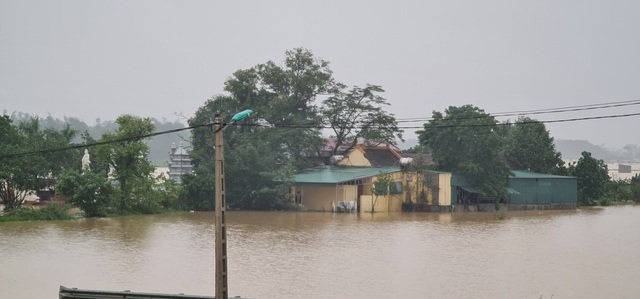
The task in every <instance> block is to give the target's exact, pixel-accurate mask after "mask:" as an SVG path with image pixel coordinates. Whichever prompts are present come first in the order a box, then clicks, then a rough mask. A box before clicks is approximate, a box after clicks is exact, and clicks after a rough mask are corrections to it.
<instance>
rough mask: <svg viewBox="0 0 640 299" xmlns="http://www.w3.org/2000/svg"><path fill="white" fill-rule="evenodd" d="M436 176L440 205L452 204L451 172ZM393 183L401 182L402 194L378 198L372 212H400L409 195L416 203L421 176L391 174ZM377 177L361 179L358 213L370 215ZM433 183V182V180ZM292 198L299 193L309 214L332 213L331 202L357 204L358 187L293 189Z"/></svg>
mask: <svg viewBox="0 0 640 299" xmlns="http://www.w3.org/2000/svg"><path fill="white" fill-rule="evenodd" d="M409 175H411V181H407V176H409ZM432 175H433V176H437V179H438V181H437V187H438V190H437V194H438V198H439V202H438V203H439V205H441V206H443V205H451V174H450V173H433V174H432ZM391 177H392V181H393V182H402V190H403V192H402V193H401V194H390V195H388V196H378V199H377V201H376V203H375V212H400V211H402V203H403V202H404V201H405V200H406V194H407V193H408V192H411V202H413V203H416V202H417V201H418V197H419V193H420V190H421V189H422V188H421V186H416V185H417V183H418V182H421V183H420V184H422V182H423V178H422V176H420V175H418V174H417V173H411V172H395V173H392V174H391ZM375 180H376V177H373V178H366V179H363V186H362V194H361V196H360V203H359V204H360V212H363V213H365V212H371V206H372V200H371V199H372V198H373V199H374V201H375V197H374V196H373V195H372V190H371V189H372V187H373V183H374V182H375ZM434 182H435V181H434ZM429 187H431V188H434V187H435V186H427V187H426V188H425V193H426V195H427V203H428V204H432V203H433V196H432V194H433V192H432V190H431V189H429ZM293 192H294V194H293V197H294V198H295V194H296V193H297V192H300V195H301V197H302V203H301V204H302V208H304V209H307V210H310V211H331V210H332V203H335V204H337V202H338V201H357V196H358V186H353V185H344V186H342V185H341V186H335V185H334V186H296V187H295V188H293Z"/></svg>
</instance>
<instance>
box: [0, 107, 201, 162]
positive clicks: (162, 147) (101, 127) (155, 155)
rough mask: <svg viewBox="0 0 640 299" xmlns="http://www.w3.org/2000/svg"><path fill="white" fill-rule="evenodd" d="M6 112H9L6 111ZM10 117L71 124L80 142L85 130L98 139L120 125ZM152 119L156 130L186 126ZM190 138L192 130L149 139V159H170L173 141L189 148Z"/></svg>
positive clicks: (17, 114)
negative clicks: (182, 143) (181, 142)
mask: <svg viewBox="0 0 640 299" xmlns="http://www.w3.org/2000/svg"><path fill="white" fill-rule="evenodd" d="M4 113H5V114H7V113H6V111H5V112H4ZM10 117H11V120H12V121H13V122H14V123H21V122H24V121H28V120H29V119H32V118H36V117H37V118H39V120H40V127H41V128H53V129H55V130H61V129H62V128H63V127H64V125H65V124H69V126H71V128H72V129H74V130H76V131H78V134H77V136H76V140H74V142H78V143H79V142H82V139H81V137H80V134H82V133H84V132H85V131H86V132H88V133H89V135H91V137H93V138H94V139H96V140H98V139H100V137H101V136H102V134H104V133H106V132H113V131H115V129H116V128H117V127H118V125H117V124H116V123H115V121H101V120H100V119H97V120H96V124H94V125H88V124H87V123H85V122H84V121H82V120H81V119H79V118H77V117H67V116H65V117H64V119H58V118H53V117H51V116H50V115H49V116H47V117H39V116H37V115H30V114H27V113H22V112H13V113H12V114H11V115H10ZM151 121H152V122H153V125H154V126H155V132H160V131H168V130H173V129H181V128H185V127H186V126H185V125H184V124H182V123H180V122H178V121H168V120H166V119H163V120H157V119H155V118H151ZM190 138H191V132H190V131H187V130H185V131H180V132H176V133H168V134H163V135H158V136H155V137H152V138H151V139H149V141H147V145H149V160H151V161H152V162H154V164H156V165H161V164H163V163H164V162H167V161H169V151H170V149H171V145H172V144H173V143H175V144H176V145H178V144H179V143H180V141H183V142H184V143H185V148H187V150H188V149H189V147H190V146H189V140H190ZM165 165H166V164H165Z"/></svg>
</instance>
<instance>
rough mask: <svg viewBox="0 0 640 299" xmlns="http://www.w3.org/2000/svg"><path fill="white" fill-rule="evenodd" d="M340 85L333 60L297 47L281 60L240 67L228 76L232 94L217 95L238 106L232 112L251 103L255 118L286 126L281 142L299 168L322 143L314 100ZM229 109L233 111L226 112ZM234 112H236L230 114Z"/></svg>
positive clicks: (319, 117)
mask: <svg viewBox="0 0 640 299" xmlns="http://www.w3.org/2000/svg"><path fill="white" fill-rule="evenodd" d="M335 88H336V83H335V81H334V79H333V74H332V71H331V69H330V68H329V62H327V61H324V60H322V59H317V58H316V57H315V56H314V55H313V53H311V51H309V50H306V49H302V48H296V49H293V50H289V51H286V52H285V59H284V64H283V65H277V64H276V63H274V62H273V61H268V62H266V63H263V64H259V65H257V66H255V67H253V68H250V69H246V70H238V71H236V72H235V73H234V74H233V75H232V76H231V78H229V80H227V81H226V82H225V87H224V90H225V91H226V92H228V93H229V98H227V99H223V98H218V99H219V100H220V101H221V102H225V103H226V104H231V105H232V106H234V109H232V111H233V113H236V112H239V111H242V110H244V109H252V110H254V111H256V112H257V113H256V114H257V115H256V117H255V118H253V120H250V121H253V122H257V121H263V122H265V123H267V124H269V125H273V126H280V127H287V129H286V130H282V131H281V132H280V133H279V134H280V138H281V147H282V148H283V149H285V150H286V151H287V152H288V154H289V155H290V156H291V158H292V160H293V161H295V163H296V164H297V165H296V167H297V168H305V167H308V166H310V165H311V164H312V162H311V161H310V160H309V159H307V157H308V156H309V155H310V154H315V155H316V156H318V157H319V155H320V149H321V148H322V138H321V137H320V136H321V132H320V129H319V127H320V125H321V123H322V116H321V114H320V112H319V108H318V107H317V106H316V104H315V103H316V102H317V97H318V95H320V94H327V93H332V92H333V91H334V90H335ZM224 115H229V114H226V113H225V114H224ZM230 115H231V116H232V115H233V114H230Z"/></svg>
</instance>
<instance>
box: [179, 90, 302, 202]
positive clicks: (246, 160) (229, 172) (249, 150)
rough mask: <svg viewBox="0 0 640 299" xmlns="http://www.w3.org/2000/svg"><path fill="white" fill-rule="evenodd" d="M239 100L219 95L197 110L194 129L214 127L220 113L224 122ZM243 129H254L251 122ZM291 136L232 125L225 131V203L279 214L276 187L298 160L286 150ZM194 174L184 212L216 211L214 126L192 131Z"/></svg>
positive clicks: (184, 197)
mask: <svg viewBox="0 0 640 299" xmlns="http://www.w3.org/2000/svg"><path fill="white" fill-rule="evenodd" d="M236 107H237V106H236V101H234V100H233V99H232V98H230V97H225V96H219V97H216V98H215V99H213V100H209V101H207V103H206V104H205V106H203V107H201V108H200V109H198V111H197V112H196V114H195V116H194V118H192V119H191V120H190V125H195V124H203V123H205V124H206V123H213V121H214V119H213V116H214V115H215V114H216V113H223V116H224V118H225V120H224V122H229V120H230V118H231V117H232V116H233V115H234V114H235V112H232V111H233V110H234V109H236ZM242 124H246V125H251V124H255V120H253V119H251V118H248V119H245V120H243V121H242ZM287 134H288V132H287V131H283V130H280V129H276V128H264V127H259V126H229V127H227V128H226V129H225V132H224V144H225V179H226V182H225V184H226V191H225V193H226V194H227V195H226V198H227V203H228V204H229V205H230V206H231V207H234V208H242V209H276V208H281V207H282V205H283V204H285V203H284V202H282V201H280V200H279V198H282V197H281V196H280V195H281V194H280V192H279V191H280V190H279V188H278V186H279V183H278V182H279V181H283V179H284V180H286V178H287V177H289V176H292V175H293V171H294V169H295V166H294V163H295V161H294V160H293V159H291V158H290V156H289V155H288V149H287V148H286V147H285V146H283V140H284V138H286V137H284V136H283V135H287ZM192 136H193V137H192V145H193V150H192V151H191V152H190V155H191V156H192V158H193V159H194V160H193V161H194V164H195V174H194V175H193V176H188V177H185V179H184V180H183V184H184V186H185V188H184V191H183V193H182V194H181V196H180V198H181V201H182V203H183V204H184V206H185V207H187V208H189V209H193V210H206V209H213V194H214V193H213V192H214V191H215V189H214V188H215V186H214V179H215V177H214V170H215V165H214V155H215V149H214V146H213V145H214V135H213V130H212V128H211V127H210V126H206V127H200V128H196V129H194V130H193V131H192Z"/></svg>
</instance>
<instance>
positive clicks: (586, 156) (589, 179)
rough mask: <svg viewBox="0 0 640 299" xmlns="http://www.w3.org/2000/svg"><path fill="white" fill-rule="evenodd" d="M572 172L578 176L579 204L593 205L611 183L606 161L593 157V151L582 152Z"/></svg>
mask: <svg viewBox="0 0 640 299" xmlns="http://www.w3.org/2000/svg"><path fill="white" fill-rule="evenodd" d="M570 169H571V174H572V175H573V176H576V177H577V178H578V204H581V205H593V204H594V203H595V202H596V200H598V199H602V197H603V196H604V195H605V192H606V188H607V185H608V184H609V179H610V178H609V172H608V170H607V165H606V164H604V161H602V160H598V159H595V158H593V157H591V153H589V152H582V157H581V158H580V159H579V160H578V163H577V164H576V165H575V167H571V168H570Z"/></svg>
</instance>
